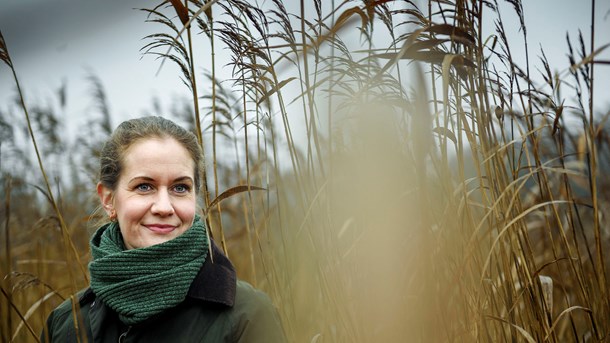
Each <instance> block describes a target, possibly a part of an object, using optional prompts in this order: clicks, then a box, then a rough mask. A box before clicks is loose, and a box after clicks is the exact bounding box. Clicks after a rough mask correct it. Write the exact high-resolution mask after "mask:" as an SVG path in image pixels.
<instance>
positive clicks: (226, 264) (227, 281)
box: [187, 241, 237, 307]
mask: <svg viewBox="0 0 610 343" xmlns="http://www.w3.org/2000/svg"><path fill="white" fill-rule="evenodd" d="M210 244H211V245H212V258H210V256H208V257H207V258H206V259H205V262H204V263H203V266H202V267H201V269H200V270H199V274H197V276H196V277H195V280H193V283H191V287H190V288H189V290H188V293H187V296H188V297H190V298H194V299H199V300H203V301H208V302H214V303H219V304H223V305H226V306H229V307H233V305H234V304H235V288H236V285H237V279H236V273H235V268H234V267H233V265H232V264H231V261H229V259H228V258H227V257H226V256H225V255H224V254H223V253H222V252H221V251H220V249H219V248H218V247H217V246H216V244H215V243H214V241H210ZM212 260H213V262H212Z"/></svg>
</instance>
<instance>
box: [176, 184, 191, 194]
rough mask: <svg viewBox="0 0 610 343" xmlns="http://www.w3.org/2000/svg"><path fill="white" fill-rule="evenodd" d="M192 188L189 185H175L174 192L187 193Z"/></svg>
mask: <svg viewBox="0 0 610 343" xmlns="http://www.w3.org/2000/svg"><path fill="white" fill-rule="evenodd" d="M190 189H191V188H190V187H189V186H187V185H175V186H174V191H175V192H176V193H187V192H188V191H189V190H190Z"/></svg>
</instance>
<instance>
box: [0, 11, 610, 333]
mask: <svg viewBox="0 0 610 343" xmlns="http://www.w3.org/2000/svg"><path fill="white" fill-rule="evenodd" d="M507 2H508V3H509V4H510V5H511V8H512V9H513V13H511V15H513V17H512V18H514V17H516V18H518V19H519V23H520V24H519V27H520V30H521V31H520V32H521V33H522V39H521V40H520V41H516V42H513V41H509V39H508V38H507V33H506V30H507V26H508V25H507V24H506V23H505V21H504V17H503V13H502V14H501V13H500V11H499V8H500V5H499V4H498V2H497V1H495V0H494V1H432V0H429V1H427V2H419V3H417V2H413V1H401V2H399V1H365V2H360V1H342V2H340V1H330V2H323V1H313V2H312V3H310V2H306V1H300V2H282V1H279V0H273V1H265V2H255V1H241V0H225V1H200V0H187V1H184V2H180V1H178V0H175V1H174V0H171V1H164V2H160V3H159V4H158V5H157V6H156V7H151V8H148V9H142V11H143V13H145V14H146V16H147V20H148V21H150V22H151V24H150V25H156V26H157V27H158V33H156V34H153V35H150V36H148V37H146V40H145V42H144V43H143V47H142V51H143V52H144V53H145V54H148V55H152V57H149V58H154V57H156V58H159V59H160V61H161V62H160V63H163V64H172V65H174V66H177V67H178V70H179V75H177V77H181V78H182V80H183V81H184V84H185V92H188V93H186V94H189V98H190V100H189V101H188V102H187V103H186V105H185V106H182V107H178V109H177V110H176V111H170V112H173V113H170V114H168V116H170V117H172V118H173V119H175V120H177V121H178V122H180V123H182V124H184V125H186V126H188V127H190V128H191V129H192V130H193V131H194V132H195V133H196V134H197V136H198V137H199V139H200V142H201V144H202V145H203V147H204V150H205V153H206V163H207V168H206V175H205V180H206V184H205V187H204V190H203V192H202V204H201V205H202V211H203V213H204V214H205V215H206V218H207V221H208V226H209V228H210V230H211V232H212V234H213V237H214V238H215V239H216V241H217V242H219V243H220V245H221V246H222V248H223V249H224V250H225V252H226V253H227V254H228V255H229V257H230V258H231V260H232V261H233V262H234V263H235V265H236V267H237V270H238V275H239V276H240V277H241V278H243V279H246V280H248V281H249V282H251V283H252V284H254V285H255V286H256V287H258V288H261V289H263V290H265V291H266V292H267V293H268V294H269V295H270V296H271V298H272V299H273V301H274V304H275V305H276V306H277V307H278V309H279V311H280V314H281V317H282V321H283V324H284V327H285V329H286V331H287V335H288V337H289V338H290V341H293V342H318V343H319V342H396V341H409V342H410V341H414V342H438V341H440V342H478V341H490V342H508V341H511V342H514V341H519V342H520V341H523V342H597V341H600V342H601V341H606V340H607V339H608V335H609V332H610V327H609V324H608V323H610V321H609V320H608V318H610V314H609V313H608V311H609V309H610V306H609V304H608V302H609V301H610V300H609V299H610V298H609V296H608V295H609V294H608V290H609V287H608V280H607V274H608V268H609V266H608V264H609V263H610V261H609V258H608V256H607V255H608V253H607V252H606V251H605V250H606V249H605V247H607V246H608V244H609V243H610V242H609V240H610V235H609V233H608V230H607V229H606V228H607V220H608V219H607V216H608V210H609V209H610V202H609V201H610V197H609V194H608V192H607V191H606V190H607V189H608V185H607V182H608V181H606V180H607V177H606V176H607V173H608V170H609V167H610V155H609V154H608V151H610V150H609V149H607V145H608V144H609V143H610V141H609V137H610V136H609V133H610V130H609V129H608V124H607V119H608V116H609V115H610V112H606V113H600V112H598V111H597V110H596V107H595V104H596V102H595V101H594V99H593V95H592V94H594V85H595V82H594V75H596V74H595V73H594V67H595V66H596V65H598V68H600V67H603V66H604V64H608V63H609V62H608V61H603V60H600V59H599V55H600V53H601V52H602V51H603V50H604V49H605V48H606V47H607V46H601V47H597V46H594V45H593V43H592V42H594V41H595V40H594V34H595V29H594V28H595V23H594V22H593V23H592V27H593V30H592V33H591V37H588V38H590V39H589V43H588V44H587V43H586V42H587V37H583V36H582V35H580V36H579V37H578V38H577V39H576V40H573V39H571V38H570V37H569V36H568V39H567V43H566V50H567V54H568V56H569V63H566V65H563V66H550V65H549V63H548V61H547V58H546V56H545V54H544V50H542V49H541V50H533V49H531V48H530V47H529V46H528V37H527V27H526V26H525V24H524V23H525V21H524V16H525V15H526V13H524V12H523V7H522V4H521V2H520V1H518V0H510V1H507ZM592 8H593V13H592V18H594V14H595V1H593V2H592ZM488 22H493V23H494V29H493V31H492V32H485V31H484V27H485V25H484V24H485V23H488ZM511 27H512V26H511ZM8 43H10V42H8ZM517 45H519V46H520V47H521V46H522V47H524V48H523V49H521V48H520V49H519V51H525V61H526V62H525V65H519V64H518V63H517V62H515V57H514V54H515V52H514V47H515V46H517ZM9 51H10V45H9V46H7V42H4V40H3V39H1V36H0V59H1V60H2V61H3V62H4V65H3V68H5V69H7V68H8V70H10V71H11V72H12V73H13V76H14V80H15V83H16V85H17V87H18V95H19V97H20V98H19V102H18V103H16V104H9V105H7V106H5V108H3V109H1V111H2V117H1V118H2V121H1V122H0V134H1V135H2V140H1V142H2V145H1V146H0V152H1V153H2V154H1V155H0V162H1V165H0V171H1V172H2V182H1V185H0V187H1V189H2V194H3V195H4V196H3V197H2V200H1V204H2V206H1V207H2V208H1V213H2V223H1V224H2V247H3V248H2V254H1V257H0V261H1V263H0V268H1V269H0V275H2V277H3V278H2V295H1V299H2V301H1V306H0V307H1V308H0V311H1V312H0V313H1V316H0V317H1V318H2V321H0V331H1V332H2V334H1V335H0V341H1V342H11V341H19V342H21V341H24V342H26V341H27V342H30V341H31V342H35V341H37V340H38V338H37V335H38V334H39V333H40V332H41V329H42V327H43V325H44V320H45V318H46V316H47V315H48V313H49V312H50V311H51V310H52V309H53V308H54V306H56V305H57V304H58V303H59V302H61V301H62V300H63V299H67V298H70V297H72V296H73V294H74V293H75V292H76V291H77V290H79V289H81V288H83V287H86V286H87V283H88V275H87V261H88V260H89V259H90V256H89V252H88V247H87V241H88V237H89V235H90V233H91V232H92V230H93V229H94V228H93V227H92V225H91V224H89V223H91V222H92V221H95V220H96V216H97V215H96V213H97V212H96V211H95V209H96V199H95V194H94V188H95V187H94V185H95V181H96V179H95V168H96V159H95V158H96V156H97V154H98V149H99V147H100V145H99V144H100V142H101V141H103V139H104V137H106V136H107V135H108V134H109V132H110V131H111V130H112V128H113V124H116V122H113V119H114V120H117V118H113V116H112V114H111V113H110V111H109V110H108V108H109V107H108V104H107V102H106V97H105V93H104V88H103V86H102V85H101V82H100V80H99V79H97V78H96V77H95V76H93V75H91V76H90V77H89V81H90V82H91V84H92V87H93V88H92V89H93V91H92V97H93V98H94V99H95V100H96V101H97V103H98V104H99V106H98V110H97V111H95V112H93V113H88V114H87V116H88V117H87V118H88V120H89V122H88V124H87V126H86V128H83V130H81V131H80V132H81V135H80V136H79V137H77V138H76V139H75V140H73V142H75V143H73V144H68V141H66V140H65V139H64V137H62V135H61V134H60V132H61V127H62V119H61V110H62V106H64V105H65V104H64V101H62V99H65V94H64V97H62V96H61V94H62V93H61V92H60V93H59V94H60V95H59V96H58V99H57V101H56V103H54V104H52V105H48V106H46V107H44V106H40V105H37V104H36V103H34V102H30V103H26V102H25V101H24V97H23V92H22V90H21V88H19V87H20V86H19V83H18V77H17V75H18V71H19V70H18V63H16V62H17V61H12V60H11V59H10V54H9ZM221 51H223V53H222V54H221V53H220V52H221ZM225 53H226V54H228V56H229V58H228V59H227V60H219V58H218V56H221V55H224V54H225ZM520 57H521V56H520ZM519 60H521V58H519ZM534 61H535V62H534ZM13 62H15V63H13ZM201 70H204V72H201ZM223 70H224V71H226V70H230V75H231V76H230V77H229V78H226V79H223V78H221V77H220V76H219V75H223V73H221V72H220V71H223ZM555 70H558V71H555ZM151 72H154V71H151ZM536 80H540V81H536ZM575 123H576V124H575ZM32 143H33V144H32ZM32 149H33V150H32ZM30 156H33V158H29V157H30Z"/></svg>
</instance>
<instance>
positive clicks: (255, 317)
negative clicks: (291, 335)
mask: <svg viewBox="0 0 610 343" xmlns="http://www.w3.org/2000/svg"><path fill="white" fill-rule="evenodd" d="M231 312H232V317H233V324H234V329H233V332H234V333H235V337H234V339H235V341H236V342H286V337H285V333H284V330H283V328H282V324H281V321H280V317H279V315H278V311H277V309H276V308H275V307H274V305H273V303H272V302H271V299H270V298H269V296H268V295H267V294H265V293H264V292H262V291H260V290H258V289H256V288H254V287H253V286H252V285H250V284H249V283H247V282H246V281H242V280H237V287H236V294H235V305H234V306H233V309H232V311H231Z"/></svg>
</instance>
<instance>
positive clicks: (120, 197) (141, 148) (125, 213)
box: [97, 138, 197, 249]
mask: <svg viewBox="0 0 610 343" xmlns="http://www.w3.org/2000/svg"><path fill="white" fill-rule="evenodd" d="M122 167H123V170H122V172H121V175H120V177H119V181H118V184H117V187H116V189H115V190H114V191H113V190H110V189H107V188H106V187H104V186H103V185H101V184H98V186H97V191H98V194H99V196H100V199H101V201H102V205H103V206H104V208H105V209H106V211H107V213H108V214H109V215H110V216H114V215H116V219H117V220H118V222H119V226H120V228H121V234H122V235H123V241H124V242H125V246H126V248H127V249H135V248H144V247H148V246H151V245H155V244H159V243H163V242H166V241H169V240H170V239H173V238H176V237H178V236H180V235H181V234H183V233H184V232H185V231H186V230H187V229H188V228H190V227H191V225H192V224H193V220H194V218H195V208H196V202H197V199H196V194H195V189H194V188H195V184H194V182H195V175H194V170H195V164H194V162H193V159H192V157H191V156H190V154H189V153H188V151H187V150H186V149H185V148H184V147H183V146H182V145H181V144H180V143H178V141H176V140H175V139H173V138H145V139H142V140H139V141H136V142H135V143H133V144H132V145H131V146H130V147H129V148H128V149H127V150H126V151H125V153H124V156H123V163H122ZM113 211H114V212H113Z"/></svg>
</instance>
